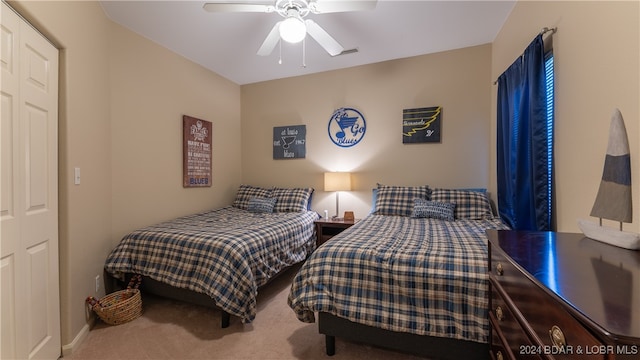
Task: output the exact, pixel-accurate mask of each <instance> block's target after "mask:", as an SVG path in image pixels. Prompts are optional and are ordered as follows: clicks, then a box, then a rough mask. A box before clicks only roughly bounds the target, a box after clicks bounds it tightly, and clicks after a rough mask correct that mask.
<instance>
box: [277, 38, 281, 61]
mask: <svg viewBox="0 0 640 360" xmlns="http://www.w3.org/2000/svg"><path fill="white" fill-rule="evenodd" d="M278 44H280V58H279V59H278V64H279V65H282V39H280V40H279V41H278Z"/></svg>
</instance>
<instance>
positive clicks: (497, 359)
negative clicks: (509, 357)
mask: <svg viewBox="0 0 640 360" xmlns="http://www.w3.org/2000/svg"><path fill="white" fill-rule="evenodd" d="M503 359H504V357H503V356H502V351H498V352H497V353H496V360H503Z"/></svg>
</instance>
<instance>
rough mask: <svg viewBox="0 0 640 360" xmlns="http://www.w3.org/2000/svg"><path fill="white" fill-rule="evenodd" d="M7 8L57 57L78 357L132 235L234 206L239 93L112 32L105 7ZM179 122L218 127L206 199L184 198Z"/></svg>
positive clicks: (70, 302) (67, 300)
mask: <svg viewBox="0 0 640 360" xmlns="http://www.w3.org/2000/svg"><path fill="white" fill-rule="evenodd" d="M10 4H11V5H12V6H13V7H14V8H16V9H17V10H18V11H19V12H20V13H21V14H22V15H23V16H24V17H25V18H26V19H27V20H29V21H30V22H31V23H32V24H34V25H35V26H36V27H37V28H38V29H39V30H40V31H42V32H43V33H44V34H45V35H46V36H47V37H48V38H49V39H51V40H52V41H53V42H54V43H55V44H56V46H57V47H58V48H60V49H61V51H60V64H61V65H60V67H61V69H60V71H61V72H60V114H59V132H60V133H59V138H60V142H59V144H60V145H59V146H60V151H59V183H60V190H59V203H60V213H59V214H60V219H59V221H60V286H61V292H60V296H61V317H62V318H61V327H62V329H61V336H62V344H63V347H66V348H71V347H72V346H73V345H75V341H78V340H79V339H80V336H81V334H82V333H83V331H86V325H87V317H86V310H85V309H86V308H85V298H86V297H87V296H88V295H94V277H95V275H97V274H101V275H102V268H103V266H104V260H105V258H106V256H107V255H108V253H109V251H110V250H111V249H112V248H113V246H114V245H115V244H116V243H117V242H118V241H119V239H120V237H121V235H122V234H123V233H124V232H126V231H128V230H131V229H133V228H136V227H140V226H143V225H149V224H150V223H154V222H159V221H161V220H164V219H168V218H170V217H175V216H179V215H183V214H187V213H192V212H195V211H199V210H203V209H208V208H213V207H218V206H222V205H226V204H228V203H230V201H231V199H232V198H233V196H234V194H235V189H237V186H238V184H239V182H240V171H241V170H240V165H239V163H240V151H241V149H240V134H239V133H240V87H239V86H238V85H236V84H233V83H231V82H230V81H228V80H225V79H223V78H222V77H220V76H218V75H217V74H214V73H212V72H210V71H208V70H205V69H204V68H202V67H200V66H198V65H195V64H194V63H192V62H190V61H188V60H186V59H184V58H182V57H180V56H177V55H176V54H174V53H172V52H170V51H168V50H166V49H164V48H162V47H160V46H157V45H156V44H154V43H151V42H150V41H148V40H146V39H143V38H141V37H140V36H138V35H136V34H134V33H132V32H130V31H128V30H126V29H123V28H122V27H120V26H118V25H116V24H114V23H112V22H111V21H109V20H108V19H107V18H106V16H105V14H104V11H103V10H102V8H101V7H100V5H99V3H98V2H94V1H91V2H85V1H72V2H61V1H42V2H40V1H21V2H10ZM183 114H186V115H190V116H194V117H198V118H202V119H205V120H209V121H212V122H213V133H214V138H213V144H214V147H213V186H212V187H210V188H199V189H184V188H182V177H181V174H182V158H181V154H182V143H181V141H182V140H181V139H182V115H183ZM74 167H80V169H81V175H82V176H81V178H82V181H81V184H80V185H73V177H72V175H73V168H74ZM97 295H98V296H101V295H104V289H102V291H101V293H100V294H97Z"/></svg>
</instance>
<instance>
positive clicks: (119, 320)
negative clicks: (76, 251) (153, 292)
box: [87, 275, 142, 325]
mask: <svg viewBox="0 0 640 360" xmlns="http://www.w3.org/2000/svg"><path fill="white" fill-rule="evenodd" d="M141 281H142V276H140V275H134V276H133V277H132V278H131V281H130V282H129V285H128V286H127V288H126V289H125V290H120V291H116V292H113V293H111V294H109V295H107V296H105V297H103V298H101V299H99V300H97V299H96V298H94V297H93V296H89V297H88V298H87V304H88V305H89V307H90V308H91V310H93V311H95V313H96V314H97V315H98V316H99V317H100V319H102V321H104V322H106V323H107V324H109V325H120V324H124V323H126V322H129V321H131V320H134V319H136V318H137V317H139V316H140V315H141V314H142V298H141V296H140V290H138V287H139V286H140V282H141Z"/></svg>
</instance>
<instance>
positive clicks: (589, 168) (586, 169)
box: [490, 1, 640, 232]
mask: <svg viewBox="0 0 640 360" xmlns="http://www.w3.org/2000/svg"><path fill="white" fill-rule="evenodd" d="M543 27H557V28H558V31H557V33H556V34H555V35H553V49H554V58H555V59H554V60H555V74H556V82H555V104H556V109H555V119H556V124H555V159H556V164H555V170H556V173H555V185H556V187H555V189H556V201H557V203H556V208H557V210H556V214H557V222H558V226H557V229H558V230H559V231H571V232H579V229H578V227H577V225H576V220H577V219H578V218H585V219H587V218H589V213H590V211H591V207H592V205H593V201H594V200H595V196H596V193H597V190H598V185H599V183H600V178H601V176H602V166H603V164H604V157H605V152H606V147H607V139H608V131H609V123H610V120H611V113H612V111H613V109H614V108H615V107H617V108H619V109H620V111H621V112H622V115H623V116H624V119H625V123H626V127H627V135H628V137H629V145H630V148H631V168H632V176H631V177H632V181H633V184H632V187H633V191H634V208H633V212H634V216H633V223H632V224H629V225H625V229H627V230H630V231H638V229H640V221H639V220H640V207H639V206H640V205H639V204H640V197H639V196H638V194H639V193H640V190H639V189H640V149H639V148H638V140H639V136H640V120H639V119H640V111H639V109H640V100H639V99H640V91H639V87H640V60H639V57H640V2H637V1H633V2H612V1H603V2H590V1H576V2H547V1H521V2H518V3H517V4H516V6H515V7H514V9H513V11H512V12H511V15H510V16H509V18H508V20H507V22H506V23H505V25H504V26H503V28H502V30H501V31H500V33H499V34H498V36H497V37H496V39H495V41H494V42H493V47H492V49H493V54H492V79H496V78H497V77H498V76H499V75H500V74H501V73H502V72H503V71H504V70H505V69H506V68H507V67H508V66H509V65H510V64H511V63H512V62H513V60H514V59H515V58H516V57H517V56H519V55H520V54H521V53H522V52H523V51H524V49H525V47H526V46H527V45H528V44H529V42H531V40H532V39H533V38H534V37H535V36H536V34H537V33H538V32H539V31H540V30H541V29H542V28H543ZM496 90H497V89H495V88H494V89H492V92H491V94H492V105H491V109H492V115H491V118H492V119H495V117H496V114H495V103H496V99H495V96H496ZM491 124H492V130H491V134H492V140H491V146H492V148H491V154H492V157H491V162H490V163H491V172H490V174H491V176H492V181H491V183H492V184H495V172H496V169H495V161H496V160H495V145H494V144H495V136H494V135H495V121H492V122H491ZM494 186H495V185H494ZM611 225H615V224H611Z"/></svg>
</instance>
